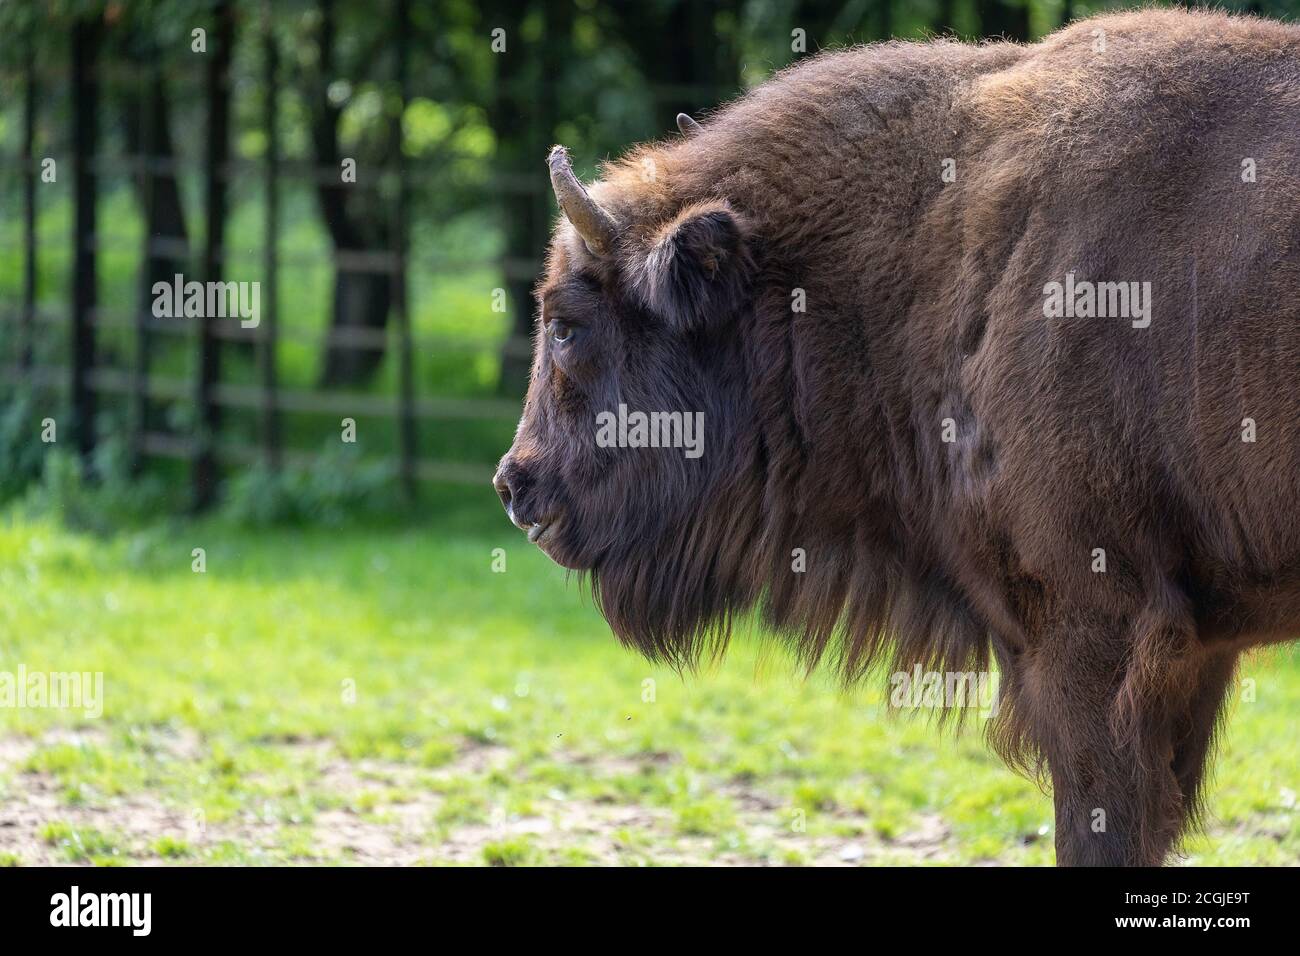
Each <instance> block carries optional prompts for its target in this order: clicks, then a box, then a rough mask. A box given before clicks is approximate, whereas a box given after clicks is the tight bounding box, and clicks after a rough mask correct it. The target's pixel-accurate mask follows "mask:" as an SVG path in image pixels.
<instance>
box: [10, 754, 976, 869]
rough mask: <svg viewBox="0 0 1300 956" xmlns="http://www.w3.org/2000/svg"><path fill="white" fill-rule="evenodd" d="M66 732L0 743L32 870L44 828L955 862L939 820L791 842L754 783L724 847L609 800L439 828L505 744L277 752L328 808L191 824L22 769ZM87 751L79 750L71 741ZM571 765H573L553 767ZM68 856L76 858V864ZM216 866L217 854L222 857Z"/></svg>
mask: <svg viewBox="0 0 1300 956" xmlns="http://www.w3.org/2000/svg"><path fill="white" fill-rule="evenodd" d="M79 740H80V738H69V737H67V736H66V734H63V735H60V734H50V735H47V736H46V737H43V738H42V739H40V740H30V739H26V738H14V737H10V738H0V854H10V855H12V856H14V857H16V858H17V860H18V861H19V862H20V863H23V864H27V865H59V864H66V863H70V862H78V861H75V860H72V859H70V854H69V850H68V848H66V847H64V846H62V845H60V844H59V843H58V842H57V841H55V842H54V843H51V842H50V841H49V840H48V839H47V838H46V836H45V829H46V827H47V826H48V825H50V824H66V825H67V826H68V827H71V828H74V829H90V830H94V831H97V832H99V833H102V834H105V835H107V836H108V837H109V838H110V841H111V843H112V846H113V847H114V848H115V851H114V855H116V856H118V857H119V858H121V859H123V861H125V862H131V863H136V864H146V865H147V864H157V863H182V864H183V863H187V862H188V863H195V862H202V861H204V860H206V859H208V858H209V856H208V852H207V851H208V850H209V849H210V848H212V847H215V846H218V845H220V844H233V845H234V847H235V848H236V853H235V856H234V861H235V862H267V863H311V862H337V863H345V864H348V863H350V864H359V865H388V866H393V865H397V866H403V865H416V864H452V865H456V864H481V863H484V862H485V861H489V860H492V859H495V858H496V857H495V856H494V851H493V850H492V848H494V847H499V846H501V845H503V844H504V845H507V846H522V847H524V848H525V851H526V855H525V857H524V858H523V859H522V860H521V862H531V863H538V862H543V863H568V862H574V863H576V862H583V863H592V864H596V865H608V866H616V865H627V864H632V865H645V864H656V865H700V866H704V865H714V866H717V865H721V866H754V865H780V864H783V863H788V862H800V863H807V864H813V865H819V866H861V865H873V864H874V865H880V864H917V863H935V862H945V861H947V860H949V859H951V858H954V857H955V853H954V849H955V845H954V836H953V834H952V832H951V830H950V829H949V827H948V826H947V825H946V824H945V823H944V821H943V820H942V819H941V818H939V817H937V816H924V817H921V818H919V820H918V821H917V822H916V825H915V826H914V827H913V829H911V830H909V831H907V832H905V833H903V834H901V835H900V836H898V837H897V838H895V839H891V840H885V839H883V838H881V837H879V836H877V835H874V834H873V833H872V831H871V829H870V827H869V826H867V821H866V819H865V818H863V817H861V816H860V815H857V814H854V813H850V812H847V811H835V812H834V813H835V815H836V817H837V822H840V823H843V824H845V826H844V830H845V832H850V833H853V834H854V835H852V836H828V835H811V834H807V833H801V832H796V831H795V830H794V828H792V827H791V826H790V825H789V823H788V821H787V820H786V814H787V809H788V808H786V806H785V804H784V803H783V802H782V801H778V800H776V799H773V798H772V797H771V796H770V795H768V794H766V793H764V792H763V790H762V789H761V788H760V787H758V786H757V785H754V784H752V783H751V782H748V781H746V782H731V783H728V784H726V785H725V786H723V787H720V788H719V791H718V792H719V793H720V794H722V795H724V796H726V797H727V798H728V799H729V800H730V801H731V803H732V804H733V805H734V806H735V808H736V819H735V821H734V824H733V825H732V826H731V827H729V828H728V831H729V836H728V837H727V838H726V839H723V838H721V837H719V836H716V835H708V834H695V833H683V832H681V831H680V827H679V822H678V820H677V819H676V817H675V815H674V813H673V812H672V811H671V810H669V809H667V808H664V807H658V806H643V805H639V804H629V803H626V802H619V801H616V800H612V799H606V798H601V799H596V800H591V799H575V798H569V797H567V796H565V795H564V794H561V793H557V794H555V795H554V796H553V798H551V799H547V800H545V801H539V802H538V803H537V804H535V805H534V806H532V807H531V808H529V810H528V812H526V813H522V814H509V813H507V812H506V811H505V810H504V808H502V807H500V806H492V807H489V808H488V809H487V812H486V814H485V816H486V819H480V820H475V821H466V822H462V821H457V820H452V821H451V822H446V821H440V819H439V815H438V814H439V810H440V808H441V807H442V806H443V805H444V803H445V801H446V800H447V797H446V796H445V795H444V794H443V793H442V792H440V790H441V789H442V788H441V787H440V784H441V783H445V782H448V781H456V780H462V779H466V778H468V779H471V780H473V779H477V778H481V777H483V776H485V775H487V774H491V773H495V772H498V771H502V770H506V771H507V772H508V768H509V767H510V764H511V760H512V758H513V756H514V754H513V752H512V751H510V750H509V749H508V748H505V747H497V746H484V745H479V744H470V745H467V746H466V747H465V748H464V749H463V750H462V751H461V753H460V754H459V755H458V756H457V758H456V759H455V760H453V761H451V762H450V763H448V764H446V765H444V766H441V767H438V768H434V769H429V768H423V767H419V766H412V765H408V764H403V763H398V762H391V761H384V760H374V759H360V760H348V759H346V758H344V757H343V756H341V755H340V754H339V753H338V752H337V750H336V748H334V746H333V745H332V744H331V743H330V742H329V741H310V742H299V743H294V744H286V745H285V746H286V748H288V749H291V750H292V751H293V753H294V755H295V757H298V758H302V759H303V760H304V761H305V764H306V765H307V766H309V767H310V768H311V770H310V773H309V778H310V788H311V790H312V791H313V792H318V793H320V794H325V795H328V796H329V797H330V804H331V805H330V807H329V808H328V809H324V810H321V811H319V812H317V813H315V814H314V815H312V816H311V817H310V819H305V820H302V821H294V822H287V823H286V822H285V821H283V820H277V819H273V818H263V816H262V815H260V814H259V813H258V812H256V811H254V810H252V809H250V810H247V811H245V812H242V813H239V814H237V815H235V816H234V817H232V818H231V819H228V820H223V821H220V822H217V823H211V822H206V821H202V820H200V819H196V818H195V814H194V811H192V810H190V809H188V808H185V807H177V806H172V805H169V804H168V803H167V802H166V801H165V800H163V799H162V798H160V797H158V796H155V795H153V794H151V793H148V792H140V793H133V794H130V795H127V796H123V797H96V796H95V795H93V794H91V795H89V796H86V795H83V800H82V801H81V802H78V803H70V802H68V800H67V799H66V797H65V795H64V794H63V793H62V792H61V788H60V785H59V783H58V782H57V780H56V779H55V778H54V776H53V775H51V774H47V773H43V772H33V771H31V770H28V769H25V766H26V764H27V761H28V760H29V759H30V757H31V756H32V754H33V753H35V752H36V750H37V749H38V748H39V747H46V746H50V745H53V744H57V743H61V742H74V743H75V742H79ZM80 742H84V741H80ZM151 745H152V746H164V747H166V748H167V749H168V753H167V756H168V758H169V759H173V760H177V761H180V762H182V763H184V762H187V761H190V760H193V759H194V758H195V757H196V756H197V755H198V754H200V753H201V752H202V749H203V744H202V742H201V741H200V740H198V739H197V738H194V737H190V736H186V735H178V736H177V738H176V740H175V741H164V742H163V743H162V744H157V743H156V742H155V743H152V744H151ZM561 760H563V761H566V762H568V760H569V758H566V757H564V756H561ZM571 762H572V764H573V765H576V766H581V768H582V771H583V773H584V774H586V775H590V776H592V777H594V778H599V779H606V780H608V779H613V778H618V777H623V776H639V775H644V774H646V773H656V772H662V771H663V770H664V769H665V767H666V766H667V765H669V764H671V763H672V758H671V756H669V755H655V754H648V755H644V756H643V757H639V758H623V757H620V758H609V759H604V758H592V757H587V756H582V757H579V756H574V757H572V758H571ZM162 837H170V838H172V840H175V841H181V842H183V843H185V844H188V845H189V846H191V847H192V848H193V855H191V856H182V857H179V858H176V859H168V860H164V859H162V858H160V857H159V854H158V851H157V850H156V846H157V841H158V840H159V839H160V838H162ZM72 855H75V854H72ZM224 858H225V857H217V859H218V860H221V859H224Z"/></svg>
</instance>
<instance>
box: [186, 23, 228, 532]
mask: <svg viewBox="0 0 1300 956" xmlns="http://www.w3.org/2000/svg"><path fill="white" fill-rule="evenodd" d="M214 17H215V23H214V27H215V29H214V30H213V33H214V37H213V46H214V49H213V50H212V51H211V52H210V53H209V54H208V70H207V100H208V143H207V156H206V157H205V160H204V170H203V174H204V175H203V178H204V197H205V199H204V207H205V209H206V213H207V236H206V237H205V244H204V248H203V279H204V281H205V282H217V281H219V280H220V279H221V275H222V272H223V268H222V266H223V256H224V250H223V244H224V241H225V226H226V182H225V177H226V160H227V154H228V152H229V125H230V60H231V48H232V47H233V45H234V40H235V30H234V12H233V10H232V9H231V4H230V0H222V2H220V3H218V4H217V6H216V9H215V11H214ZM215 319H216V317H215V316H213V315H211V314H210V312H209V310H208V309H207V308H204V310H203V313H202V315H200V316H199V319H198V346H199V354H198V369H197V378H196V382H195V395H194V404H195V409H194V411H195V416H196V419H197V421H196V425H197V428H196V448H195V455H194V472H193V482H194V507H195V510H200V511H201V510H203V509H205V508H208V507H210V506H211V505H212V504H213V502H215V501H216V492H217V460H216V438H217V432H218V431H219V430H220V427H221V407H220V406H219V405H218V404H217V403H216V401H215V398H214V395H213V392H214V391H215V390H216V386H217V383H218V382H219V381H220V380H221V343H220V341H219V340H218V339H217V337H216V334H215V330H214V328H213V326H214V322H215Z"/></svg>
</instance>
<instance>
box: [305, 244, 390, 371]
mask: <svg viewBox="0 0 1300 956" xmlns="http://www.w3.org/2000/svg"><path fill="white" fill-rule="evenodd" d="M333 303H334V316H333V321H332V322H331V325H330V328H331V329H332V330H334V331H336V332H339V333H340V336H341V338H342V340H341V341H337V342H331V343H330V344H329V345H328V346H327V347H326V349H325V361H324V365H323V366H322V369H321V376H320V381H321V385H322V386H323V387H326V388H332V387H336V386H341V385H360V384H363V383H365V382H367V381H369V380H370V379H371V378H372V377H373V376H374V374H375V372H376V371H377V370H378V368H379V365H380V363H381V362H383V360H384V346H383V345H381V344H376V345H363V344H360V343H357V344H353V343H352V342H350V341H349V340H347V338H346V335H347V332H348V330H350V329H383V328H384V326H385V325H386V324H387V323H388V308H389V306H390V305H391V304H392V282H391V279H390V278H389V275H388V273H386V272H351V271H348V270H346V269H344V268H342V267H340V266H337V265H336V266H335V268H334V298H333Z"/></svg>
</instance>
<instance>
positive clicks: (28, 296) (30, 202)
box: [18, 26, 36, 373]
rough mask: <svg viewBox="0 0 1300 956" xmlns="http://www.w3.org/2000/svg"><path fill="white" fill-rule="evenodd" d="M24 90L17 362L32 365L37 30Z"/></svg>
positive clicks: (29, 43)
mask: <svg viewBox="0 0 1300 956" xmlns="http://www.w3.org/2000/svg"><path fill="white" fill-rule="evenodd" d="M24 66H25V68H26V71H27V85H26V89H25V90H24V91H23V325H22V344H21V346H20V348H19V352H18V364H19V367H20V368H21V369H22V371H23V372H24V373H26V372H28V371H29V370H30V369H31V367H32V355H33V342H34V339H35V330H36V29H35V27H34V26H33V27H32V28H31V29H30V30H29V31H28V33H27V50H26V63H25V64H24Z"/></svg>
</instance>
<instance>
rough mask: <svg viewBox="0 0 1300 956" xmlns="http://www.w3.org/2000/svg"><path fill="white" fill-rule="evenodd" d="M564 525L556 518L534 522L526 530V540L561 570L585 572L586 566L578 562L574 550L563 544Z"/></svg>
mask: <svg viewBox="0 0 1300 956" xmlns="http://www.w3.org/2000/svg"><path fill="white" fill-rule="evenodd" d="M563 532H564V523H563V522H562V521H560V520H559V519H558V518H546V519H544V520H542V521H535V522H533V524H532V525H531V526H530V527H529V528H528V540H529V541H530V542H532V543H533V544H535V545H537V548H538V550H539V551H541V552H542V554H544V555H546V556H547V557H548V558H550V559H551V560H552V561H554V562H555V563H556V564H558V565H559V566H560V567H562V568H567V569H569V570H570V571H585V570H587V569H588V565H587V564H585V563H584V562H582V561H580V560H579V559H578V557H577V555H576V554H575V553H574V549H573V548H571V547H567V546H566V545H565V544H564V541H563V539H562V535H563Z"/></svg>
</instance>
